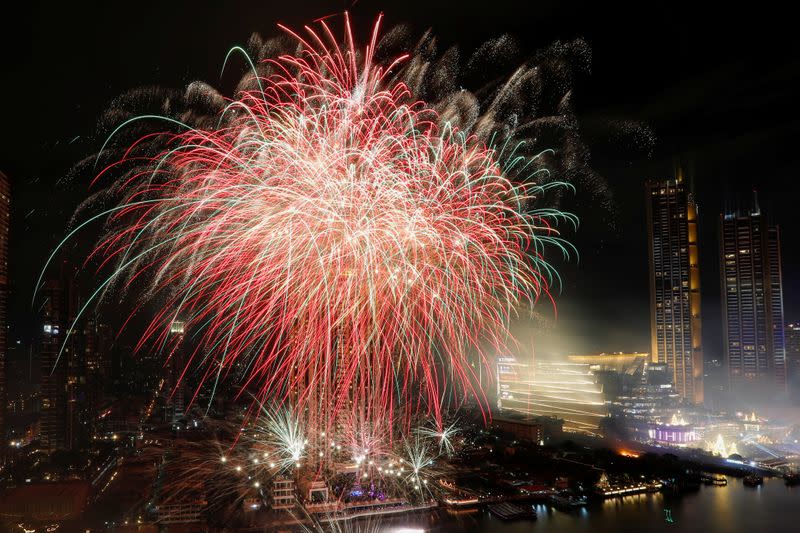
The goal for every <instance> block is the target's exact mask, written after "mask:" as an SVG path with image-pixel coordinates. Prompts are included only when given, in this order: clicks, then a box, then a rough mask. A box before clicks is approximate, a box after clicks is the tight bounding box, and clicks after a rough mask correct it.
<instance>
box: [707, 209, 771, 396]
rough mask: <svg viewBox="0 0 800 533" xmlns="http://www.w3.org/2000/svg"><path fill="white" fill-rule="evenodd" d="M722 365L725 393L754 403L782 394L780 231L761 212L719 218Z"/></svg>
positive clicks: (753, 211)
mask: <svg viewBox="0 0 800 533" xmlns="http://www.w3.org/2000/svg"><path fill="white" fill-rule="evenodd" d="M720 264H721V268H720V274H721V284H722V313H723V317H722V319H723V320H722V324H723V335H724V339H725V341H724V344H725V361H726V364H727V367H728V377H729V380H730V391H731V392H732V393H733V394H735V395H738V397H740V398H745V397H746V398H747V399H754V398H756V397H763V396H762V395H763V394H764V393H772V392H774V391H779V392H785V391H786V348H785V340H784V331H783V283H782V279H781V250H780V231H779V229H778V227H777V226H774V225H770V224H769V223H768V222H767V221H766V220H764V217H763V216H762V214H761V210H760V209H759V207H758V202H757V199H754V205H753V208H752V209H751V210H750V212H749V213H745V214H741V213H738V212H737V213H725V214H723V215H721V217H720Z"/></svg>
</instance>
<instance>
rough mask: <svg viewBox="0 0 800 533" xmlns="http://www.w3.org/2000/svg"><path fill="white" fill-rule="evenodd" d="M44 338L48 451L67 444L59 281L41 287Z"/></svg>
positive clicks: (42, 360) (43, 382)
mask: <svg viewBox="0 0 800 533" xmlns="http://www.w3.org/2000/svg"><path fill="white" fill-rule="evenodd" d="M42 296H43V297H44V306H43V307H42V322H43V324H42V339H41V344H40V355H39V358H40V363H41V372H42V373H41V380H40V383H41V398H42V405H41V411H40V421H41V442H42V448H44V449H45V450H49V451H55V450H59V449H63V448H64V447H65V446H66V415H67V392H66V386H67V384H66V364H65V363H64V361H63V360H62V359H59V350H60V349H61V343H62V340H63V335H64V331H65V327H64V326H63V320H62V313H63V308H64V301H63V300H64V298H63V291H62V289H61V284H60V283H59V280H56V279H51V280H47V281H46V282H45V284H44V287H42Z"/></svg>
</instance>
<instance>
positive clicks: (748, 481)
mask: <svg viewBox="0 0 800 533" xmlns="http://www.w3.org/2000/svg"><path fill="white" fill-rule="evenodd" d="M763 483H764V478H763V477H761V476H759V475H756V474H750V475H749V476H745V477H744V484H745V485H747V486H748V487H758V486H759V485H761V484H763Z"/></svg>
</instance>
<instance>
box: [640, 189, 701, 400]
mask: <svg viewBox="0 0 800 533" xmlns="http://www.w3.org/2000/svg"><path fill="white" fill-rule="evenodd" d="M646 190H647V194H646V198H647V200H646V211H647V230H648V255H649V265H650V338H651V351H650V354H651V357H652V361H653V362H655V363H665V364H667V365H668V366H669V368H670V370H671V371H672V375H673V383H674V386H675V389H676V391H677V392H678V394H679V395H680V397H681V398H682V399H683V401H685V402H689V403H696V404H699V403H702V402H703V347H702V346H703V345H702V336H701V322H700V318H701V315H700V265H699V255H698V242H697V235H698V232H697V206H696V205H695V202H694V199H693V198H692V195H691V194H690V193H689V191H688V189H687V187H686V184H685V183H684V182H683V179H682V177H679V178H678V179H676V180H670V181H648V182H647V184H646Z"/></svg>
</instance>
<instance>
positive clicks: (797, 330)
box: [784, 324, 800, 402]
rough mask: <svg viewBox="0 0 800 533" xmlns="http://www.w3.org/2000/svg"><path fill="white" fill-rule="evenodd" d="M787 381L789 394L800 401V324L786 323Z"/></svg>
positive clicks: (796, 400)
mask: <svg viewBox="0 0 800 533" xmlns="http://www.w3.org/2000/svg"><path fill="white" fill-rule="evenodd" d="M784 332H785V334H786V378H787V379H786V381H787V387H788V389H789V396H790V397H791V398H792V400H794V401H795V402H798V401H800V324H786V328H784Z"/></svg>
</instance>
